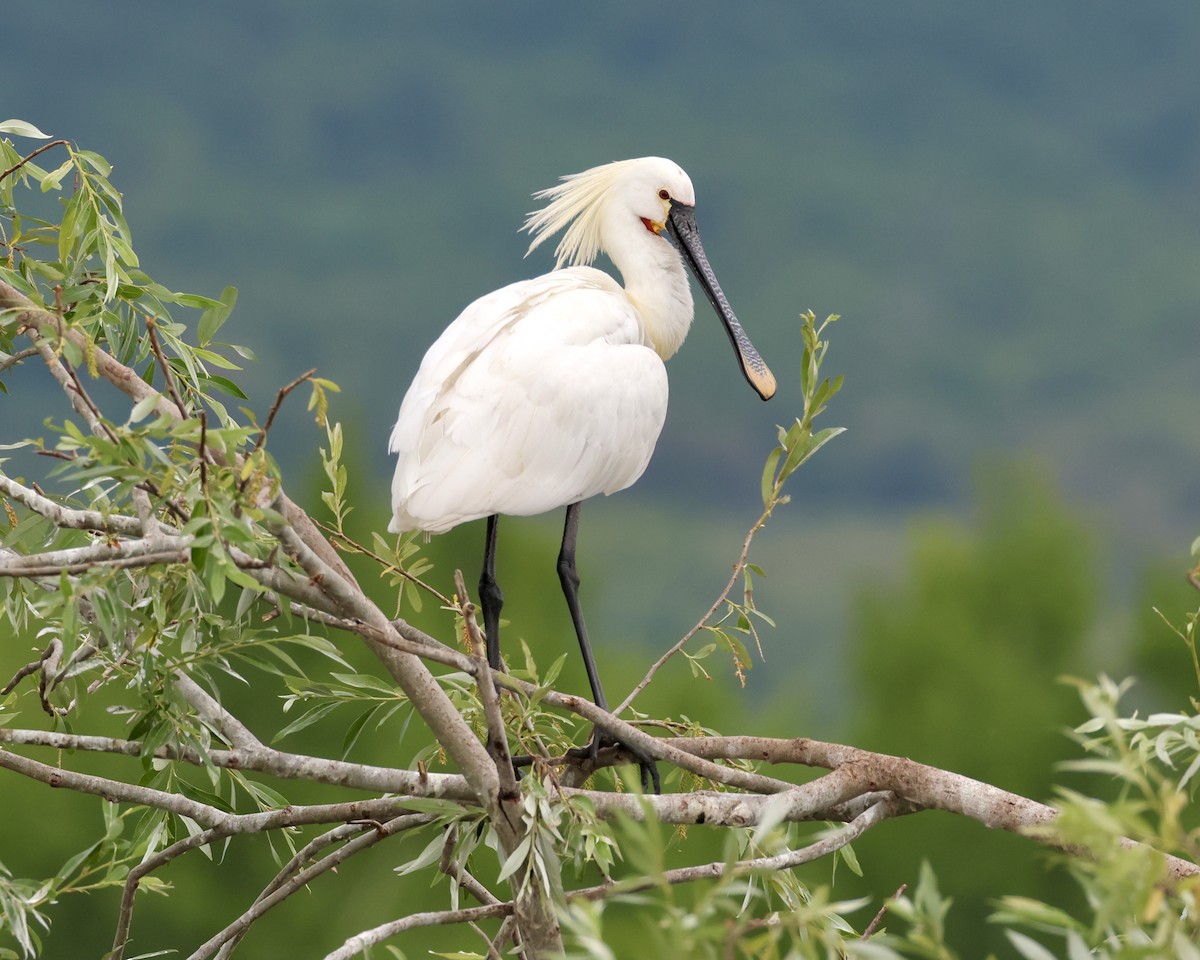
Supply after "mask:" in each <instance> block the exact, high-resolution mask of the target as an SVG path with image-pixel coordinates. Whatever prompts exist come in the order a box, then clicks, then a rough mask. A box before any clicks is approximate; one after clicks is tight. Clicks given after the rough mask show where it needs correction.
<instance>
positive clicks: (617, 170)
mask: <svg viewBox="0 0 1200 960" xmlns="http://www.w3.org/2000/svg"><path fill="white" fill-rule="evenodd" d="M640 162H641V161H639V160H618V161H616V162H615V163H606V164H604V165H603V166H600V167H592V169H590V170H584V171H583V172H582V173H572V174H570V175H568V176H565V177H563V178H562V183H560V184H559V185H558V186H556V187H549V188H547V189H545V190H539V191H538V192H537V193H535V194H534V195H533V196H534V199H536V200H549V201H550V202H549V203H548V204H547V205H546V206H544V207H543V208H542V209H541V210H534V211H533V212H532V213H530V214H529V215H528V216H527V217H526V219H525V225H524V226H523V227H522V228H521V229H522V230H525V231H527V232H529V233H531V234H532V235H533V242H532V243H531V244H530V245H529V249H528V250H527V251H525V256H529V254H531V253H532V252H533V251H534V250H536V249H537V248H538V247H539V246H540V245H541V244H542V242H543V241H544V240H546V239H548V238H549V237H552V236H554V234H556V233H558V231H559V230H562V229H563V227H566V228H567V229H566V233H564V234H563V236H562V239H561V240H559V241H558V246H557V247H555V248H554V255H555V256H556V257H557V258H558V259H557V261H556V262H555V264H554V268H555V269H556V270H557V269H558V268H559V267H561V266H562V265H563V264H564V263H567V264H569V265H570V266H577V265H584V266H586V265H587V264H590V263H591V262H592V261H593V260H595V259H596V256H597V255H598V254H599V253H600V214H601V212H602V211H603V209H604V199H605V196H606V195H607V194H608V191H609V190H610V189H612V186H613V184H614V183H616V182H617V181H618V180H620V179H621V175H622V174H623V173H624V172H625V171H626V170H627V169H628V168H629V167H631V166H633V165H634V164H637V163H640Z"/></svg>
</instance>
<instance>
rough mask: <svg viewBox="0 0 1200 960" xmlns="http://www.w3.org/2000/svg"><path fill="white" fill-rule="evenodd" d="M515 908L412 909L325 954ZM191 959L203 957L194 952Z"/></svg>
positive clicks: (333, 958) (338, 956) (354, 952)
mask: <svg viewBox="0 0 1200 960" xmlns="http://www.w3.org/2000/svg"><path fill="white" fill-rule="evenodd" d="M512 912H513V905H512V904H511V903H495V904H488V905H486V906H482V907H465V908H464V909H462V910H440V911H437V912H432V913H413V914H409V915H408V916H407V917H404V918H403V919H401V920H393V921H392V922H391V923H385V924H383V925H382V926H379V927H375V928H374V929H373V930H364V931H363V932H362V933H358V934H355V935H354V936H353V937H351V938H350V939H349V940H347V941H346V942H345V943H344V944H342V946H340V947H339V948H338V949H337V950H334V951H333V953H329V954H326V955H325V960H349V958H350V957H357V956H358V955H359V954H360V953H362V952H363V951H364V950H366V949H368V948H369V947H373V946H374V945H375V944H377V943H382V942H383V941H384V940H387V939H389V938H391V937H394V936H396V934H398V933H403V932H404V931H405V930H412V929H414V928H416V927H432V926H441V925H445V924H450V923H474V922H475V921H477V920H487V919H489V918H491V917H505V916H508V915H509V914H510V913H512ZM188 960H201V958H200V957H196V956H192V957H189V958H188Z"/></svg>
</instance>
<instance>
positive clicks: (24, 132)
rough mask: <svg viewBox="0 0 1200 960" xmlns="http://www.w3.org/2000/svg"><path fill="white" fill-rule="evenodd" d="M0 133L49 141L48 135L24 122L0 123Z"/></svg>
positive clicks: (9, 121)
mask: <svg viewBox="0 0 1200 960" xmlns="http://www.w3.org/2000/svg"><path fill="white" fill-rule="evenodd" d="M0 133H11V134H14V135H15V136H18V137H29V138H31V139H34V140H49V139H50V134H48V133H42V131H41V130H39V129H38V128H37V127H35V126H34V125H33V124H32V123H26V122H25V121H24V120H5V121H4V122H3V123H0Z"/></svg>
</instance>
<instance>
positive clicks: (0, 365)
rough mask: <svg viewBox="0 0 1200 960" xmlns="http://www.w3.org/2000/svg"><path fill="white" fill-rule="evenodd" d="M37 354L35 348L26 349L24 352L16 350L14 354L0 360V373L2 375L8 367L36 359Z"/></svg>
mask: <svg viewBox="0 0 1200 960" xmlns="http://www.w3.org/2000/svg"><path fill="white" fill-rule="evenodd" d="M37 352H38V351H37V347H26V348H25V349H24V350H18V351H17V352H16V353H12V354H9V355H8V356H7V357H5V358H4V359H3V360H0V373H3V372H4V371H5V370H7V369H8V368H9V367H15V366H16V365H17V364H18V363H20V362H21V361H22V360H28V359H29V358H30V357H36V356H37Z"/></svg>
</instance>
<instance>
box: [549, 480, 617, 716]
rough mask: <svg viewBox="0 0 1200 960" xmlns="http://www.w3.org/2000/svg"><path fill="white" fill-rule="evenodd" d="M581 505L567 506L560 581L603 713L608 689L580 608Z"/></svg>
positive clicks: (559, 556)
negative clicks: (603, 684)
mask: <svg viewBox="0 0 1200 960" xmlns="http://www.w3.org/2000/svg"><path fill="white" fill-rule="evenodd" d="M581 506H582V504H581V503H573V504H571V505H570V506H569V507H567V522H566V524H564V526H563V539H562V550H560V551H559V553H558V579H559V581H560V582H561V583H562V589H563V596H565V597H566V598H567V609H568V610H570V611H571V622H572V623H574V624H575V636H577V637H578V638H579V649H580V651H581V652H582V653H583V666H584V669H586V670H587V675H588V683H590V684H591V685H592V701H593V702H594V703H595V704H596V706H598V707H599V708H600V709H601V710H607V709H608V701H607V700H605V699H604V688H603V687H601V686H600V672H599V671H598V670H597V669H596V658H595V657H593V656H592V645H591V644H590V643H588V635H587V624H585V623H584V622H583V607H581V606H580V605H579V573H578V572H577V571H576V569H575V541H576V540H577V539H578V537H579V508H580V507H581Z"/></svg>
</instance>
